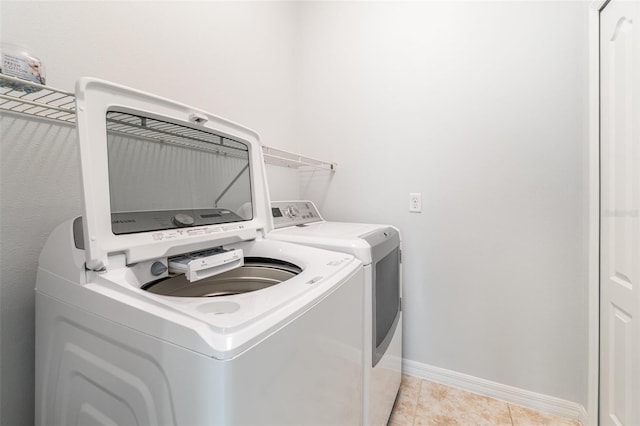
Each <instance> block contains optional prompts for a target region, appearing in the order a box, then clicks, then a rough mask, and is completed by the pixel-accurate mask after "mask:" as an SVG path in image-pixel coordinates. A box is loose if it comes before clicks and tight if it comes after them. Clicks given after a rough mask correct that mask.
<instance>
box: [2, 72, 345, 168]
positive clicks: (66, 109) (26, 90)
mask: <svg viewBox="0 0 640 426" xmlns="http://www.w3.org/2000/svg"><path fill="white" fill-rule="evenodd" d="M2 111H11V112H14V113H18V114H22V115H27V116H31V117H39V118H44V119H47V120H53V121H56V122H65V123H72V124H75V122H76V98H75V95H74V94H73V93H70V92H65V91H64V90H59V89H54V88H52V87H49V86H45V85H42V84H37V83H32V82H30V81H26V80H21V79H18V78H15V77H10V76H7V75H3V74H0V112H2ZM262 152H263V156H264V161H265V163H267V164H272V165H276V166H284V167H290V168H296V169H299V168H304V167H311V168H315V169H323V170H330V171H332V172H333V171H335V170H336V167H337V164H336V163H331V162H326V161H321V160H316V159H315V158H310V157H306V156H303V155H299V154H293V153H291V152H288V151H284V150H281V149H277V148H272V147H270V146H266V145H263V146H262Z"/></svg>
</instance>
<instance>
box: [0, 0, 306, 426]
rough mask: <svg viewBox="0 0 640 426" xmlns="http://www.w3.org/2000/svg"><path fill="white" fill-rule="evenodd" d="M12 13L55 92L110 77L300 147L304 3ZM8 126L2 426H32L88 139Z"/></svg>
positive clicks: (12, 23) (293, 189) (283, 179)
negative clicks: (58, 239) (43, 252)
mask: <svg viewBox="0 0 640 426" xmlns="http://www.w3.org/2000/svg"><path fill="white" fill-rule="evenodd" d="M0 8H1V9H0V15H1V17H0V19H1V22H0V24H1V29H2V33H1V38H2V41H13V42H14V43H19V44H23V45H26V46H28V47H29V48H30V49H31V51H32V52H33V53H34V54H36V55H38V56H40V58H41V59H42V61H43V62H44V63H45V65H46V67H47V83H48V84H49V85H51V86H53V87H58V88H61V89H65V90H69V91H72V90H73V89H74V83H75V81H76V79H77V78H78V77H80V76H83V75H91V76H95V77H101V78H105V79H108V80H111V81H116V82H119V83H121V84H125V85H129V86H133V87H136V88H139V89H142V90H146V91H149V92H152V93H156V94H159V95H162V96H166V97H168V98H171V99H175V100H178V101H181V102H184V103H186V104H191V105H194V106H197V107H199V108H202V109H205V110H208V111H211V112H213V113H215V114H218V115H221V116H223V117H226V118H229V119H232V120H234V121H237V122H240V123H243V124H245V125H247V126H250V127H252V128H254V129H255V130H257V131H258V132H259V133H260V134H261V136H262V140H263V142H264V143H266V144H270V145H275V146H278V147H281V148H285V149H292V147H293V146H294V144H295V140H294V138H293V134H294V129H293V128H292V127H291V125H290V124H291V122H292V121H293V111H294V102H293V97H294V94H295V93H294V85H293V84H292V81H293V79H294V78H295V76H294V70H295V67H294V64H293V60H294V56H293V51H294V48H295V47H294V46H295V40H296V37H295V34H294V30H295V25H294V21H295V20H294V19H293V17H294V13H295V10H294V5H293V4H292V3H287V2H282V3H264V2H234V3H225V2H193V3H191V2H141V3H135V2H12V1H6V0H2V2H1V3H0ZM1 126H2V128H1V130H2V135H1V140H2V152H1V156H2V157H1V159H2V169H1V184H0V196H1V199H0V203H1V205H2V216H1V219H0V224H1V233H2V234H1V238H2V249H1V252H0V261H1V262H2V263H1V271H2V272H1V275H0V313H1V317H0V319H1V325H0V333H1V339H0V340H1V342H2V344H1V346H0V349H1V353H0V357H1V360H2V364H1V370H0V382H1V384H0V400H1V401H2V403H1V411H0V413H1V415H2V417H0V424H2V425H27V424H33V386H34V382H33V378H34V371H33V363H34V297H33V288H34V284H35V275H36V265H37V259H38V255H39V252H40V249H41V248H42V245H43V243H44V241H45V239H46V237H47V235H48V233H49V232H50V231H51V230H52V229H53V228H54V227H55V226H56V225H57V224H58V223H60V222H61V221H63V220H65V219H67V218H69V217H72V216H73V215H77V214H80V197H79V196H80V187H79V173H78V159H77V155H78V154H77V149H76V142H77V141H76V137H75V130H74V129H73V127H70V126H64V125H56V124H50V123H48V122H44V121H38V120H25V119H23V118H20V117H17V116H15V115H11V114H3V116H2V121H1ZM269 173H270V176H269V177H270V180H271V181H273V182H274V184H275V185H276V186H277V188H278V190H274V191H273V192H274V193H275V194H274V197H278V194H280V193H283V192H284V193H286V194H287V196H288V197H291V196H293V197H297V196H298V195H299V193H298V184H297V181H296V180H293V181H291V182H292V183H291V182H289V181H288V180H287V179H288V178H290V177H291V173H290V172H288V171H287V170H285V169H272V168H270V169H269ZM289 194H291V195H289ZM279 198H283V197H282V196H279Z"/></svg>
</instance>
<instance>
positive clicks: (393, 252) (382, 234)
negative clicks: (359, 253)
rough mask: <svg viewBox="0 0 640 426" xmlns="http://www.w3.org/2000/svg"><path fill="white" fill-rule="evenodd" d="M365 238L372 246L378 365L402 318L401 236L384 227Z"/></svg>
mask: <svg viewBox="0 0 640 426" xmlns="http://www.w3.org/2000/svg"><path fill="white" fill-rule="evenodd" d="M362 238H363V239H364V240H365V241H367V242H368V243H369V245H371V269H372V271H373V279H372V293H373V301H372V302H373V309H372V315H373V318H372V328H373V330H372V332H373V336H372V337H373V339H372V340H373V348H372V351H373V354H372V367H375V366H376V364H377V363H378V361H380V359H382V357H383V356H384V354H385V352H386V351H387V348H388V347H389V345H390V344H391V340H392V339H393V336H394V333H395V330H396V327H397V326H398V322H399V321H400V309H401V301H400V298H401V294H400V293H401V285H400V276H401V275H400V235H399V234H398V231H397V230H396V229H394V228H382V229H378V230H376V231H374V232H372V233H370V234H367V235H364V236H363V237H362Z"/></svg>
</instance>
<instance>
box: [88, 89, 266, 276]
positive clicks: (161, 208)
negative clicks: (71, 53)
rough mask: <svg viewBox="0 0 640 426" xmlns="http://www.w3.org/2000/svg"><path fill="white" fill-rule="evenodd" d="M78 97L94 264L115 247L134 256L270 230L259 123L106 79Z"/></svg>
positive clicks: (100, 265)
mask: <svg viewBox="0 0 640 426" xmlns="http://www.w3.org/2000/svg"><path fill="white" fill-rule="evenodd" d="M76 100H77V125H78V134H79V142H80V152H81V164H82V181H83V192H84V214H83V217H84V218H85V220H84V221H83V222H84V235H85V244H84V246H85V250H86V252H85V255H86V264H87V267H88V268H89V269H92V270H103V269H105V267H107V265H108V264H109V255H110V254H114V253H125V255H126V257H127V260H126V261H127V263H128V264H132V263H136V262H140V261H144V260H149V259H153V258H158V257H162V256H172V255H176V254H181V253H186V252H190V251H196V250H202V249H205V248H211V247H215V246H220V245H223V244H229V243H232V242H237V241H246V240H251V239H255V238H257V237H259V236H261V235H262V234H263V232H265V231H268V230H269V229H270V226H271V220H270V218H269V208H270V207H269V205H268V202H267V200H268V196H267V189H266V183H265V181H264V166H263V158H262V149H261V145H260V141H259V138H258V135H257V134H256V133H255V132H253V131H252V130H250V129H247V128H245V127H243V126H240V125H238V124H236V123H233V122H231V121H228V120H225V119H222V118H220V117H217V116H214V115H211V114H208V113H206V112H204V111H197V110H194V109H193V108H191V107H188V106H186V105H183V104H179V103H176V102H173V101H169V100H167V99H164V98H161V97H157V96H153V95H150V94H147V93H143V92H140V91H137V90H135V89H130V88H126V87H123V86H119V85H116V84H113V83H109V82H105V81H102V80H96V79H89V78H84V79H81V80H79V82H78V84H77V86H76ZM151 111H153V112H151ZM194 117H195V118H194ZM196 118H197V120H196Z"/></svg>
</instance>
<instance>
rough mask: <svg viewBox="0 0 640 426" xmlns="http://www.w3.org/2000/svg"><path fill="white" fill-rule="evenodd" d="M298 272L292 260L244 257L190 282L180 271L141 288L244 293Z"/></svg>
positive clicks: (196, 293) (201, 294)
mask: <svg viewBox="0 0 640 426" xmlns="http://www.w3.org/2000/svg"><path fill="white" fill-rule="evenodd" d="M300 272H302V268H300V267H299V266H297V265H294V264H293V263H289V262H285V261H283V260H279V259H271V258H266V257H245V259H244V266H241V267H239V268H236V269H233V270H231V271H227V272H224V273H222V274H218V275H214V276H213V277H209V278H205V279H202V280H199V281H195V282H190V281H189V280H188V279H187V278H186V277H185V275H184V274H180V275H176V276H174V277H169V278H165V279H163V280H161V281H156V282H154V283H151V284H150V285H148V286H147V287H145V288H144V289H145V290H147V291H149V292H151V293H156V294H161V295H163V296H177V297H219V296H231V295H234V294H242V293H248V292H251V291H256V290H262V289H263V288H267V287H271V286H273V285H276V284H280V283H281V282H283V281H286V280H288V279H289V278H293V277H295V276H296V275H298V274H299V273H300Z"/></svg>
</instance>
